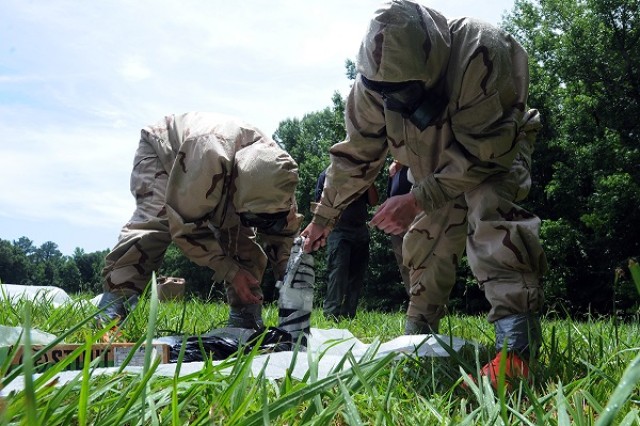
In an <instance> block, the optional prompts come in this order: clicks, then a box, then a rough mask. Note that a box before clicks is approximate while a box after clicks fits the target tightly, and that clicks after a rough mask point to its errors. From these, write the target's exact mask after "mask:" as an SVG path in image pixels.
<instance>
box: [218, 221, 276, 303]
mask: <svg viewBox="0 0 640 426" xmlns="http://www.w3.org/2000/svg"><path fill="white" fill-rule="evenodd" d="M214 232H215V235H216V239H217V240H218V242H219V243H220V246H222V248H223V249H224V250H225V252H226V253H229V255H231V256H233V257H234V258H235V260H236V262H238V263H239V264H240V265H241V267H242V268H243V269H245V270H247V271H248V272H250V273H251V274H252V275H253V276H254V277H255V278H256V279H257V280H258V281H259V282H262V276H263V274H264V270H265V269H266V267H267V256H266V254H265V253H264V251H263V250H262V248H261V247H260V245H259V244H258V243H257V241H256V235H255V232H254V231H253V229H252V228H247V227H244V226H235V227H233V228H228V229H222V230H214ZM241 235H245V236H246V238H239V237H240V236H241ZM240 241H247V243H245V244H242V243H240ZM224 287H225V291H226V293H227V301H228V303H229V306H230V307H231V308H242V307H243V306H245V305H244V304H243V303H242V301H241V300H240V297H238V294H237V293H236V291H235V290H234V288H233V287H232V286H231V283H229V282H226V281H225V283H224ZM253 294H254V295H256V296H258V297H260V298H262V297H263V295H262V288H260V287H259V286H258V287H256V288H255V289H254V290H253Z"/></svg>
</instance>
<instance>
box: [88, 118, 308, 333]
mask: <svg viewBox="0 0 640 426" xmlns="http://www.w3.org/2000/svg"><path fill="white" fill-rule="evenodd" d="M297 182H298V168H297V164H296V162H295V161H294V160H293V159H292V158H291V156H290V155H289V154H288V153H287V152H285V151H284V150H283V149H282V148H280V147H279V146H278V145H277V144H276V143H275V142H274V141H273V140H272V139H271V138H269V137H268V136H266V135H265V134H263V133H262V132H261V131H260V130H258V129H256V128H255V127H253V126H251V125H250V124H247V123H245V122H243V121H241V120H239V119H236V118H233V117H228V116H223V115H218V114H213V113H204V112H189V113H186V114H180V115H169V116H166V117H164V118H163V119H162V120H160V121H159V122H158V123H156V124H153V125H150V126H147V127H145V128H143V129H142V137H141V139H140V144H139V146H138V150H137V152H136V155H135V159H134V165H133V171H132V173H131V193H132V194H133V196H134V197H135V199H136V210H135V212H134V213H133V216H132V217H131V219H130V220H129V222H128V223H127V224H125V225H124V227H123V228H122V231H121V233H120V237H119V239H118V243H117V244H116V246H115V247H114V248H113V250H112V251H111V252H110V253H109V254H108V255H107V257H106V260H105V267H104V270H103V277H104V290H105V293H104V294H103V297H102V299H101V301H100V303H99V306H100V307H105V306H107V305H109V307H108V308H107V309H106V310H105V312H104V315H103V320H104V319H105V318H104V317H105V316H106V317H107V318H115V317H120V319H123V318H124V317H125V316H126V315H127V310H128V306H127V301H132V300H136V299H137V297H138V296H139V295H140V294H141V293H142V291H143V290H144V289H145V287H146V285H147V284H148V283H149V281H150V279H151V275H152V272H153V271H155V270H157V268H159V267H160V264H161V262H162V259H163V257H164V254H165V251H166V250H167V247H168V246H169V244H170V243H171V242H172V241H173V242H175V244H176V245H177V246H178V247H179V248H180V249H181V250H182V251H183V252H184V254H185V255H186V256H187V257H188V258H189V259H190V260H191V261H193V262H194V263H196V264H198V265H201V266H208V267H209V268H211V269H212V270H213V271H214V275H213V280H214V281H216V282H222V281H223V282H224V283H225V289H226V293H227V299H228V302H229V305H230V308H231V309H230V310H231V313H230V319H229V323H228V324H227V325H228V326H229V327H243V328H257V327H262V315H261V308H262V299H263V296H262V290H261V288H260V282H261V280H262V275H263V273H264V270H265V268H266V265H267V254H265V251H266V252H267V253H268V257H269V261H271V263H272V266H273V269H274V272H275V274H276V275H278V276H277V278H278V279H282V278H283V276H284V273H285V268H286V265H287V260H288V258H289V254H290V251H291V247H292V244H293V239H294V237H296V236H297V234H298V232H299V228H300V223H301V220H302V216H301V215H299V214H298V213H297V206H296V202H295V196H294V192H295V188H296V185H297ZM256 231H257V233H258V234H259V237H260V241H261V242H262V243H263V246H264V248H265V250H263V247H261V246H260V245H259V244H258V243H257V242H256Z"/></svg>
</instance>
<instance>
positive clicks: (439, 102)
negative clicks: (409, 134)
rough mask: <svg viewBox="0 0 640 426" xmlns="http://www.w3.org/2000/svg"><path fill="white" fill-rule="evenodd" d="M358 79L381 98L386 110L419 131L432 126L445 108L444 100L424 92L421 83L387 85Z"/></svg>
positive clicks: (415, 81) (364, 78)
mask: <svg viewBox="0 0 640 426" xmlns="http://www.w3.org/2000/svg"><path fill="white" fill-rule="evenodd" d="M360 77H361V78H362V83H363V84H364V86H365V87H366V88H367V89H369V90H372V91H374V92H376V93H378V94H380V96H382V100H383V102H384V106H385V108H386V109H388V110H389V111H394V112H398V113H400V114H401V115H402V117H404V118H406V119H408V120H409V121H410V122H411V123H412V124H413V125H414V126H416V127H417V128H418V129H420V131H423V130H424V129H426V128H427V127H428V126H429V125H430V124H432V122H433V121H434V120H435V119H436V118H437V117H438V116H439V115H440V113H441V112H442V111H443V110H444V108H445V106H446V102H445V101H444V99H442V98H441V97H440V96H437V95H436V94H435V93H433V92H432V91H428V90H426V89H425V87H424V84H423V83H422V82H421V81H418V80H412V81H403V82H398V83H388V82H382V81H373V80H369V79H367V78H366V77H364V76H362V75H361V76H360Z"/></svg>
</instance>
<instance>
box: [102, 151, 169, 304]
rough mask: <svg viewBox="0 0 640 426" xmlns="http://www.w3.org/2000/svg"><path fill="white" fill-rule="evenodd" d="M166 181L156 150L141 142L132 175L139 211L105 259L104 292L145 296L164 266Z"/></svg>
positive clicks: (165, 246)
mask: <svg viewBox="0 0 640 426" xmlns="http://www.w3.org/2000/svg"><path fill="white" fill-rule="evenodd" d="M167 178H168V175H167V173H166V171H165V170H164V168H163V167H162V164H161V163H160V160H159V159H158V156H157V154H156V153H155V151H154V150H153V148H152V147H151V146H150V145H149V144H148V143H147V142H146V141H144V140H142V141H140V145H139V147H138V150H137V152H136V156H135V160H134V166H133V171H132V173H131V193H132V194H133V196H134V197H135V199H136V210H135V212H134V213H133V216H132V217H131V219H130V220H129V222H128V223H127V224H126V225H124V227H123V228H122V230H121V232H120V236H119V238H118V242H117V243H116V245H115V247H114V248H113V250H111V252H110V253H109V254H108V255H107V257H106V259H105V267H104V269H103V270H102V276H103V279H104V282H103V286H104V291H105V292H111V293H115V294H117V295H121V296H125V297H129V296H132V295H134V294H140V293H142V292H143V291H144V289H145V287H146V285H147V284H148V282H149V280H150V279H151V274H152V272H153V271H155V270H156V269H157V268H158V267H159V266H160V264H161V263H162V258H163V256H164V253H165V251H166V250H167V247H168V246H169V244H170V243H171V235H170V234H169V224H168V221H167V218H166V215H165V213H164V199H165V198H164V197H165V190H166V185H167Z"/></svg>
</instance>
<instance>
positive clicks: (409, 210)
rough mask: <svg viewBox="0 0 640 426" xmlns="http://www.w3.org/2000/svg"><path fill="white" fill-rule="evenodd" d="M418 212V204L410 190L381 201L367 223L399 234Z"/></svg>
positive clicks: (407, 226) (407, 227)
mask: <svg viewBox="0 0 640 426" xmlns="http://www.w3.org/2000/svg"><path fill="white" fill-rule="evenodd" d="M419 212H420V206H418V202H417V201H416V197H415V196H414V195H413V194H412V193H411V192H409V193H407V194H402V195H395V196H393V197H389V198H387V199H386V200H385V202H384V203H382V205H381V206H380V207H379V208H378V210H376V213H375V214H374V215H373V217H372V218H371V221H369V225H370V226H374V227H376V228H378V229H380V230H381V231H384V232H386V233H387V234H393V235H400V234H402V233H404V232H406V231H407V229H409V226H410V225H411V223H412V222H413V219H415V217H416V215H417V214H418V213H419Z"/></svg>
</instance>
